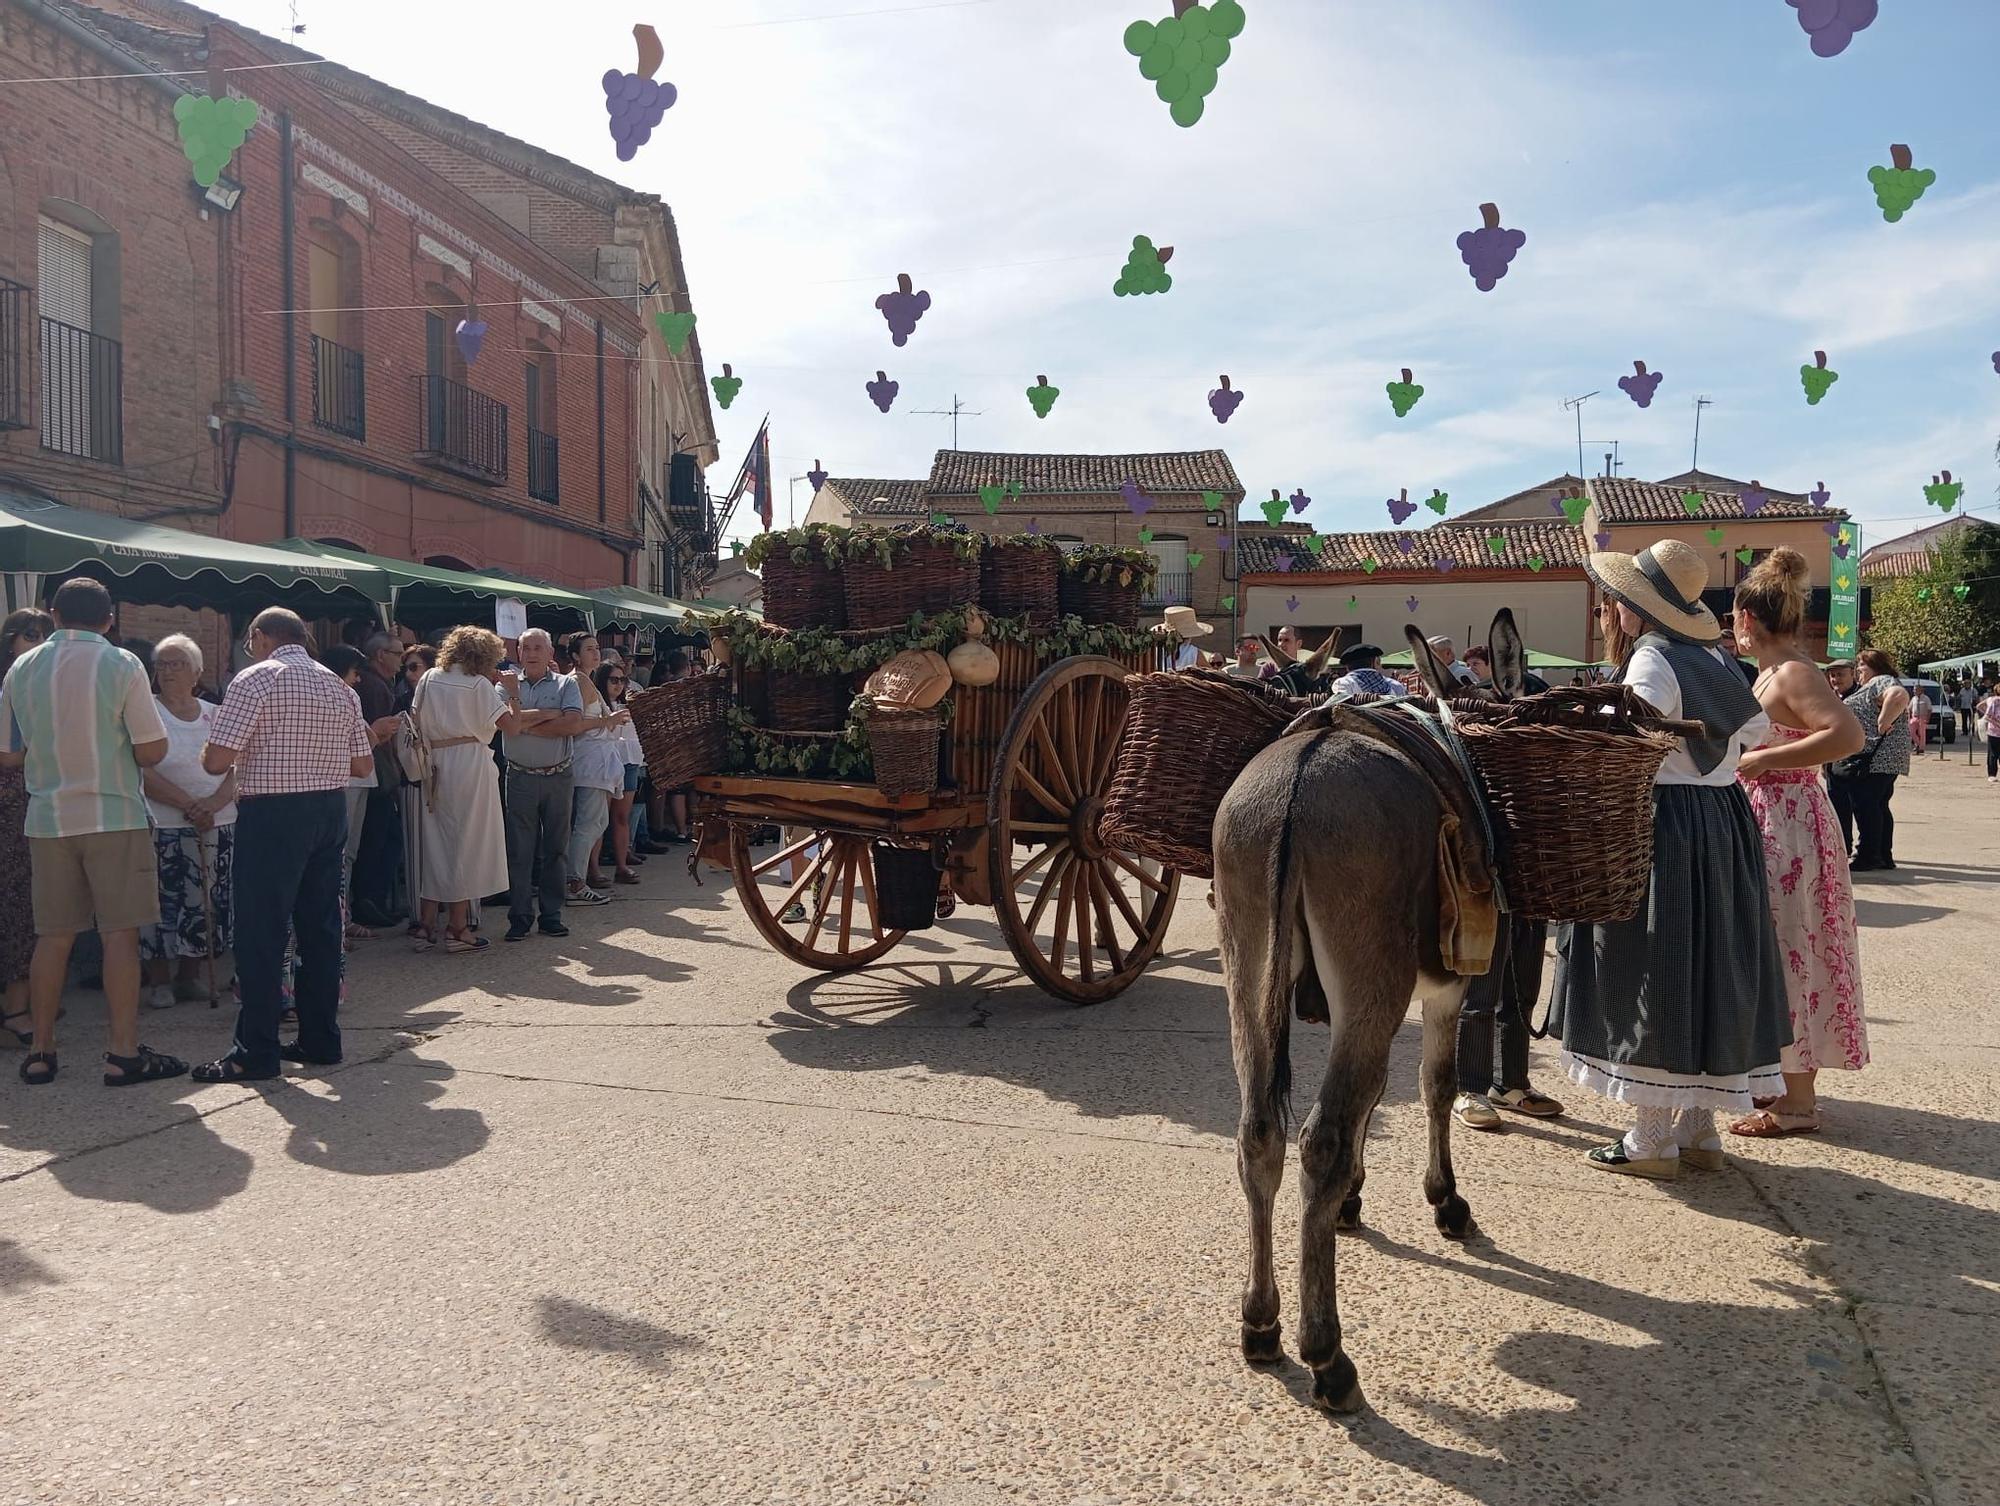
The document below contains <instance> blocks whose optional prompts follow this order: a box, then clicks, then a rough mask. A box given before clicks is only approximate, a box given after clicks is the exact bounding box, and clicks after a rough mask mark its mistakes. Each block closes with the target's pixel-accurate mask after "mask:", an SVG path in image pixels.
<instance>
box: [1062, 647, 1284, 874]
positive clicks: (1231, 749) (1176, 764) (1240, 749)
mask: <svg viewBox="0 0 2000 1506" xmlns="http://www.w3.org/2000/svg"><path fill="white" fill-rule="evenodd" d="M1125 684H1126V687H1127V689H1128V690H1129V691H1130V692H1131V702H1130V706H1129V709H1128V710H1127V711H1126V714H1125V727H1124V731H1123V732H1122V734H1121V740H1120V743H1119V748H1118V766H1117V768H1116V770H1115V771H1114V772H1113V774H1112V779H1111V792H1110V793H1109V794H1108V795H1107V796H1106V797H1105V801H1104V817H1103V820H1102V822H1101V823H1100V824H1099V826H1098V832H1099V835H1100V836H1101V837H1102V838H1103V840H1104V841H1105V842H1106V843H1107V844H1108V845H1110V846H1112V847H1117V848H1121V849H1123V850H1125V851H1127V852H1134V853H1137V854H1139V855H1140V856H1141V857H1147V858H1151V859H1153V860H1154V861H1155V862H1157V863H1160V864H1162V865H1163V866H1165V867H1168V868H1173V869H1177V870H1179V871H1180V872H1182V873H1185V874H1188V875H1190V876H1192V877H1194V878H1209V877H1211V876H1212V875H1213V874H1214V872H1215V856H1214V853H1213V852H1212V851H1211V832H1212V829H1213V827H1214V825H1215V812H1216V808H1217V807H1218V806H1219V805H1221V804H1222V797H1223V795H1224V794H1225V793H1227V792H1228V789H1229V786H1230V785H1232V784H1234V783H1235V782H1236V776H1237V775H1238V774H1240V773H1242V772H1243V769H1244V766H1245V765H1247V764H1248V763H1249V762H1250V760H1251V759H1253V758H1255V757H1256V756H1257V754H1258V753H1259V752H1260V751H1261V750H1262V749H1263V748H1265V747H1266V746H1267V745H1269V744H1270V743H1272V742H1274V741H1276V740H1277V737H1278V734H1279V733H1281V732H1283V731H1284V730H1285V727H1286V725H1287V724H1288V723H1289V722H1290V721H1291V720H1292V718H1293V717H1295V716H1297V715H1298V714H1299V712H1300V711H1302V710H1304V709H1305V706H1306V703H1305V702H1304V701H1302V700H1298V699H1297V698H1295V697H1292V696H1288V695H1285V694H1283V693H1282V692H1279V691H1276V690H1274V689H1272V688H1271V687H1268V686H1265V685H1262V684H1261V683H1259V682H1257V681H1251V680H1233V679H1230V678H1229V677H1227V676H1225V675H1219V674H1213V673H1210V672H1208V671H1206V670H1193V671H1187V672H1184V673H1180V674H1144V675H1127V676H1126V677H1125Z"/></svg>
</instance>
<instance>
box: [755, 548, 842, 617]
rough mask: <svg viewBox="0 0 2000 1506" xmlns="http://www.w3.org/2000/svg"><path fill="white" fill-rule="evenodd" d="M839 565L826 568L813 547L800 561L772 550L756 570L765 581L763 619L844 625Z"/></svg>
mask: <svg viewBox="0 0 2000 1506" xmlns="http://www.w3.org/2000/svg"><path fill="white" fill-rule="evenodd" d="M841 573H842V571H841V568H840V567H839V566H838V565H836V566H835V568H833V569H828V568H827V566H826V562H825V561H824V560H823V559H821V558H820V557H819V554H818V550H817V549H816V548H815V549H814V550H813V552H812V557H811V558H809V559H807V561H806V562H805V563H804V564H803V565H802V564H800V563H799V562H798V561H797V560H795V559H793V558H792V557H791V556H790V555H789V554H785V553H782V552H777V551H774V552H773V553H771V554H769V555H767V556H766V557H765V559H764V563H763V565H762V566H761V568H760V570H759V574H760V575H761V576H762V577H763V581H764V597H763V602H764V621H765V622H766V623H767V624H768V625H769V626H771V627H782V628H806V627H822V628H832V629H840V628H844V627H846V626H847V596H846V593H845V592H843V591H842V590H841V585H840V577H841Z"/></svg>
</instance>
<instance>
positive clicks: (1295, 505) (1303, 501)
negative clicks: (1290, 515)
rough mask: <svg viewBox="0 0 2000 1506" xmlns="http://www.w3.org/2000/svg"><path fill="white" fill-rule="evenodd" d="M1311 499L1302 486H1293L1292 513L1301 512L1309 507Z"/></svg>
mask: <svg viewBox="0 0 2000 1506" xmlns="http://www.w3.org/2000/svg"><path fill="white" fill-rule="evenodd" d="M1312 500H1313V499H1312V498H1311V497H1308V496H1307V495H1306V489H1305V488H1304V487H1302V486H1299V487H1294V488H1293V489H1292V511H1293V512H1294V513H1302V512H1304V511H1305V510H1306V509H1307V508H1308V507H1311V506H1312Z"/></svg>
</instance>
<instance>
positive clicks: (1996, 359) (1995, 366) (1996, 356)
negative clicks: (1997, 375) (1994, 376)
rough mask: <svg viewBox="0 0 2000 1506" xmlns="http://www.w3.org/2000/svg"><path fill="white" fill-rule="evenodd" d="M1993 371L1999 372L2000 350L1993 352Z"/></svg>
mask: <svg viewBox="0 0 2000 1506" xmlns="http://www.w3.org/2000/svg"><path fill="white" fill-rule="evenodd" d="M1993 369H1994V370H1995V371H2000V350H1996V351H1994V352H1993Z"/></svg>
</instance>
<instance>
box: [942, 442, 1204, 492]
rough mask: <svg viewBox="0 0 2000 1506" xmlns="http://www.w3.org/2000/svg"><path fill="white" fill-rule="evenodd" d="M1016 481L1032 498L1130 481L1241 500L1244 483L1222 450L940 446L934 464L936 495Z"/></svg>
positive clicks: (1112, 488) (1146, 487)
mask: <svg viewBox="0 0 2000 1506" xmlns="http://www.w3.org/2000/svg"><path fill="white" fill-rule="evenodd" d="M1008 481H1018V482H1020V483H1021V484H1022V485H1023V486H1024V487H1026V488H1027V495H1028V496H1030V497H1049V496H1059V495H1062V494H1064V493H1068V494H1072V495H1096V496H1101V495H1116V494H1117V492H1118V490H1119V488H1121V487H1122V486H1124V484H1125V483H1126V482H1127V481H1136V482H1138V483H1139V488H1140V490H1142V491H1146V492H1153V493H1161V494H1165V493H1176V492H1178V493H1199V492H1204V491H1215V492H1221V493H1222V495H1223V497H1224V498H1225V499H1229V500H1235V501H1241V500H1242V497H1243V483H1242V482H1241V481H1239V480H1237V479H1236V467H1235V466H1233V465H1231V464H1230V463H1229V456H1228V455H1227V454H1226V453H1224V452H1223V451H1221V450H1168V451H1164V452H1160V453H1155V454H1147V455H1009V454H1000V453H995V452H990V451H983V450H939V451H938V452H937V460H936V461H935V463H933V464H932V466H931V476H930V492H931V495H933V496H935V497H969V496H972V495H974V494H975V493H977V492H978V490H979V488H980V487H982V486H991V485H993V484H994V483H996V482H1003V483H1004V482H1008Z"/></svg>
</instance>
